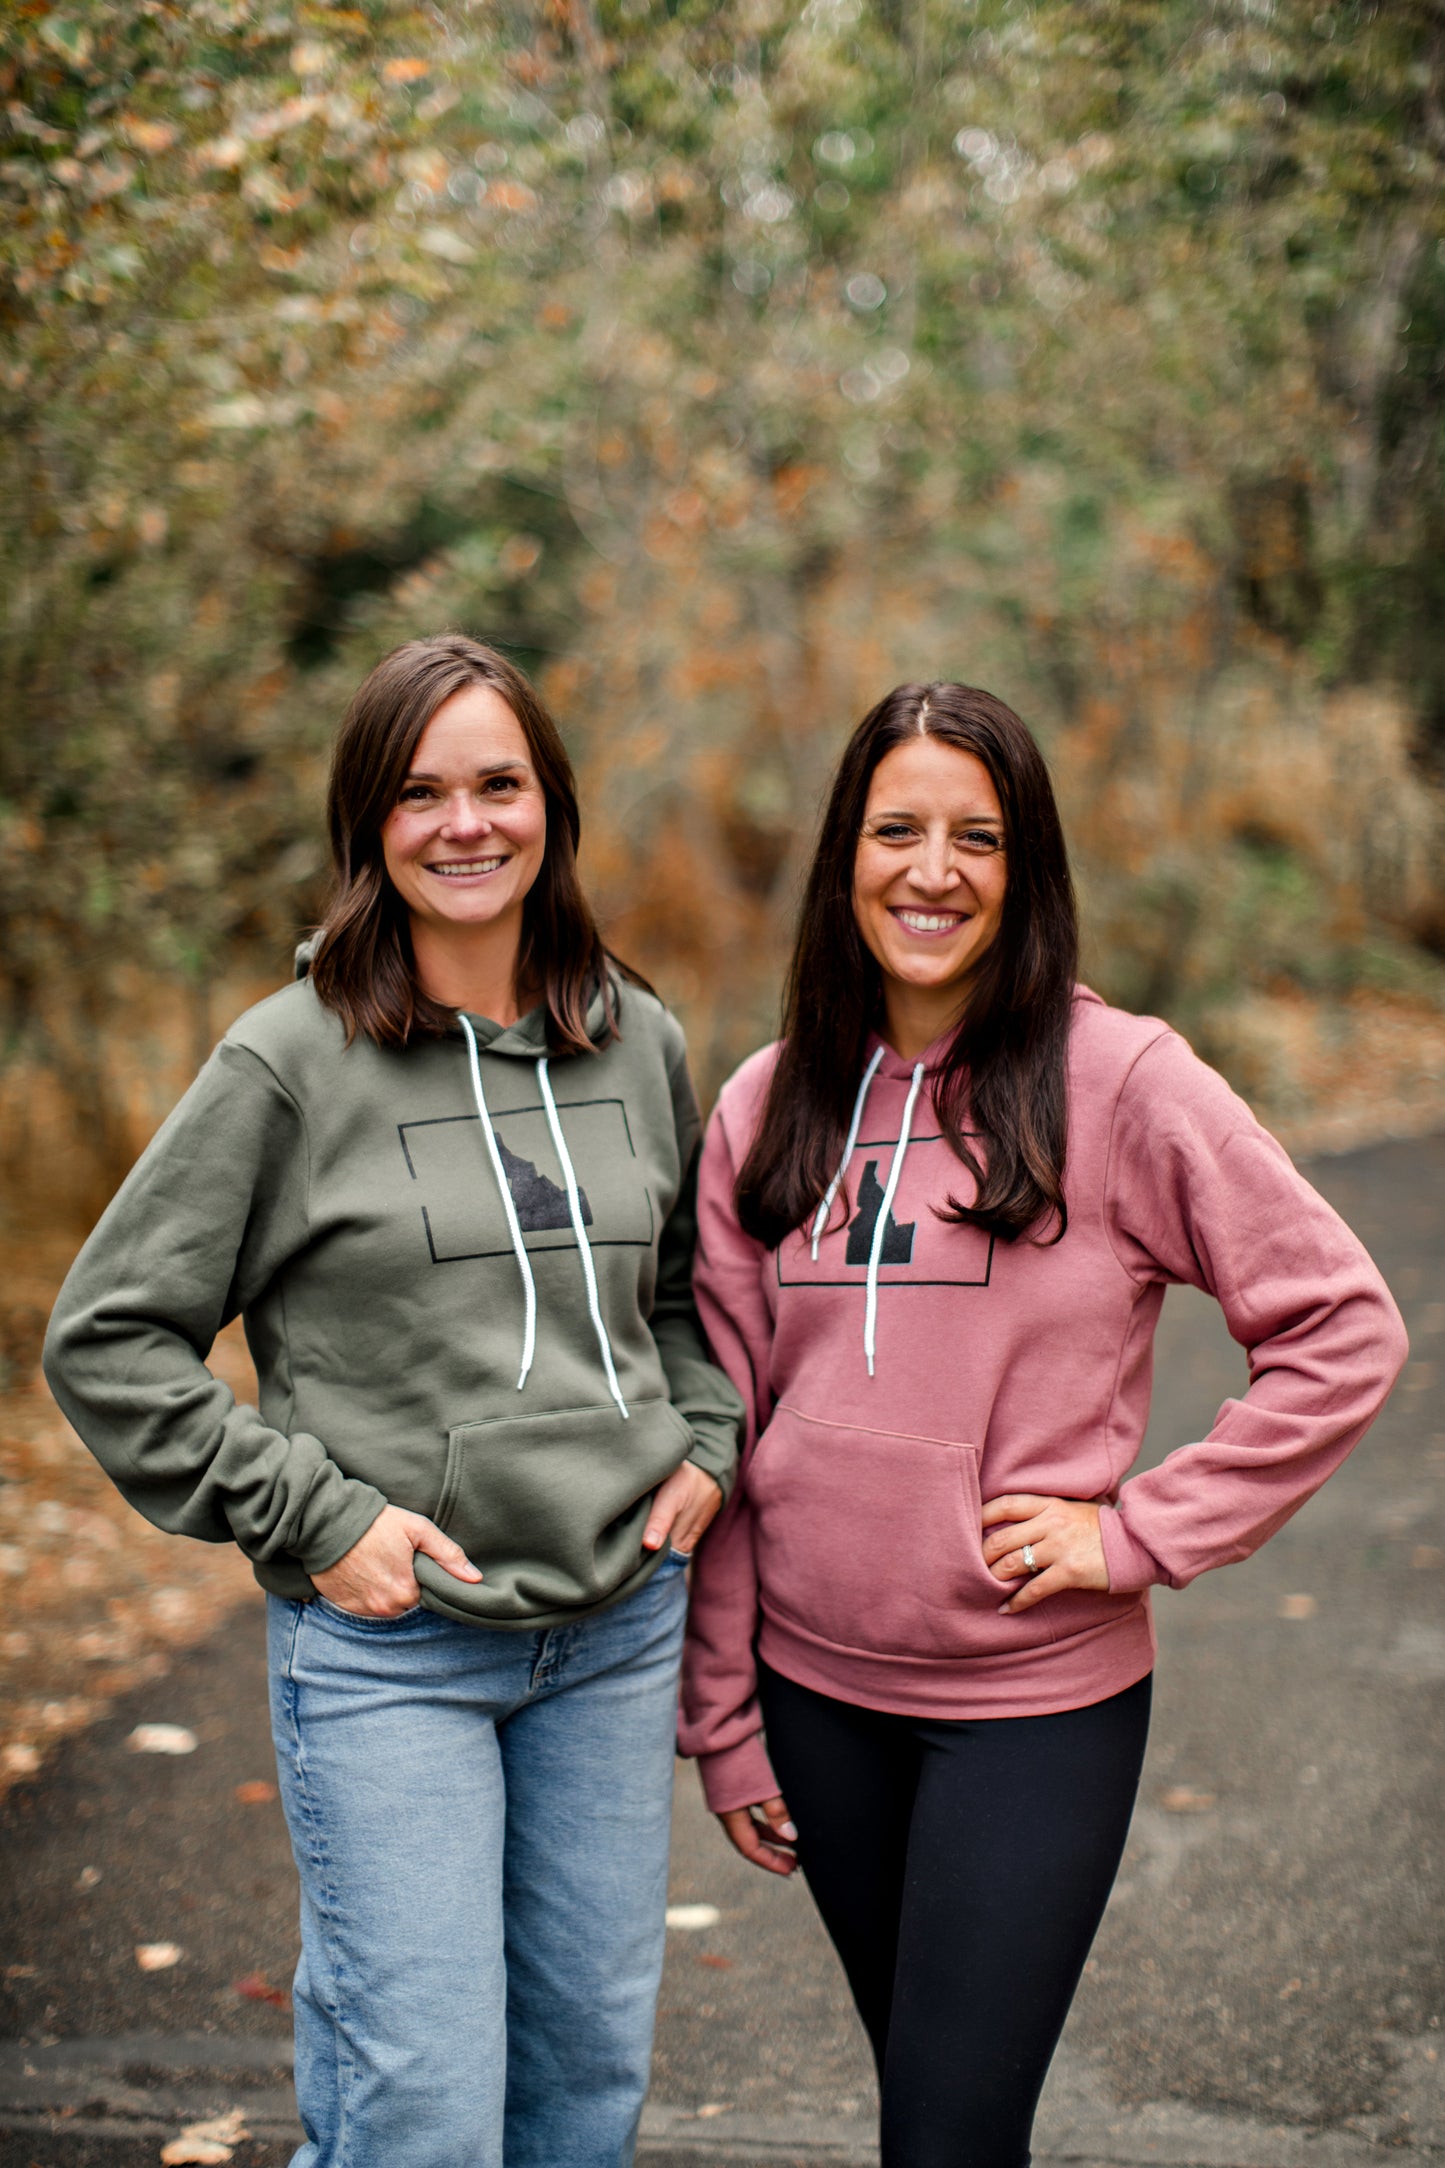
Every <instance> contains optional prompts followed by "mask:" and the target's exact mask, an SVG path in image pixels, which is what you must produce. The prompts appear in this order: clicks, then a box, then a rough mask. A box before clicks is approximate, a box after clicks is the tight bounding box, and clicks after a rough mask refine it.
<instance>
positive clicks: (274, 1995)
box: [232, 1972, 291, 2010]
mask: <svg viewBox="0 0 1445 2168" xmlns="http://www.w3.org/2000/svg"><path fill="white" fill-rule="evenodd" d="M232 1988H233V1992H234V1993H235V1994H237V1995H244V1996H245V1998H246V2000H247V2002H274V2003H275V2005H276V2008H277V2009H278V2010H289V2009H290V2007H291V1998H290V1996H289V1995H288V1994H287V1992H286V1990H285V1988H284V1987H273V1986H272V1985H271V1982H270V1981H269V1980H268V1979H267V1978H266V1975H265V1974H264V1973H262V1972H248V1973H247V1974H246V1976H245V1978H244V1979H241V1980H236V1981H234V1982H233V1983H232Z"/></svg>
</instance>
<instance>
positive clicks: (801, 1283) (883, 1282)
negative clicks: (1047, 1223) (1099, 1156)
mask: <svg viewBox="0 0 1445 2168" xmlns="http://www.w3.org/2000/svg"><path fill="white" fill-rule="evenodd" d="M971 1134H972V1132H971V1131H965V1135H971ZM944 1142H946V1139H945V1138H944V1135H943V1132H942V1130H938V1131H936V1132H935V1133H934V1135H933V1136H931V1137H910V1138H909V1140H908V1146H909V1150H910V1151H911V1150H912V1148H913V1146H914V1145H915V1144H943V1143H944ZM888 1145H891V1146H892V1147H893V1149H894V1150H895V1151H896V1150H897V1148H898V1139H897V1138H896V1137H860V1138H859V1139H858V1142H857V1143H856V1144H855V1145H854V1147H853V1157H854V1158H856V1157H857V1155H858V1153H859V1152H871V1151H882V1150H883V1149H884V1147H885V1146H888ZM809 1224H810V1226H811V1221H810V1222H809ZM834 1231H835V1233H838V1234H841V1233H842V1231H843V1230H842V1229H841V1228H837V1229H835V1230H834ZM993 1245H994V1237H993V1235H992V1234H990V1235H989V1238H988V1256H987V1257H986V1258H985V1260H984V1267H983V1278H982V1279H981V1280H960V1279H949V1280H894V1279H886V1278H885V1277H884V1275H885V1273H894V1272H897V1271H899V1270H900V1269H901V1268H900V1267H899V1266H897V1265H880V1266H879V1268H878V1285H879V1286H880V1287H888V1288H895V1287H896V1288H900V1289H902V1288H908V1287H987V1286H988V1284H989V1282H990V1280H991V1278H992V1276H993ZM773 1256H774V1258H775V1259H776V1264H777V1275H778V1285H779V1287H795V1288H804V1289H806V1288H809V1287H862V1286H864V1285H865V1283H866V1280H867V1272H866V1269H865V1267H864V1266H862V1265H859V1266H858V1267H857V1268H856V1270H855V1273H854V1276H853V1277H852V1278H850V1279H846V1280H815V1279H808V1280H785V1279H784V1278H783V1245H782V1244H781V1242H780V1243H779V1244H778V1247H777V1249H776V1250H775V1251H774V1252H773Z"/></svg>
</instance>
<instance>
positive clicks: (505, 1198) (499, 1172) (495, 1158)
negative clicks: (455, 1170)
mask: <svg viewBox="0 0 1445 2168" xmlns="http://www.w3.org/2000/svg"><path fill="white" fill-rule="evenodd" d="M458 1015H459V1017H460V1020H461V1027H462V1030H463V1031H464V1032H465V1033H466V1039H467V1052H468V1054H469V1055H470V1056H471V1063H472V1096H473V1098H474V1099H475V1100H476V1102H477V1113H478V1115H479V1116H480V1117H481V1124H482V1134H483V1136H484V1137H485V1138H486V1140H487V1150H488V1152H490V1154H491V1158H492V1172H493V1173H494V1174H495V1175H496V1177H497V1187H498V1189H499V1190H500V1191H501V1193H502V1210H503V1211H504V1212H505V1213H506V1215H507V1232H508V1234H510V1236H511V1238H512V1248H513V1249H514V1250H515V1251H516V1253H517V1267H518V1270H519V1271H520V1272H521V1275H522V1287H523V1290H524V1292H525V1294H526V1298H527V1323H526V1326H525V1328H524V1330H523V1333H522V1368H521V1371H520V1372H519V1374H518V1377H517V1391H518V1392H520V1391H521V1390H522V1387H523V1386H524V1385H525V1384H526V1382H527V1372H528V1371H529V1370H530V1369H531V1367H532V1356H533V1354H534V1352H535V1350H536V1346H537V1287H536V1282H535V1281H534V1280H533V1278H532V1267H531V1264H530V1263H529V1262H528V1258H527V1246H526V1244H525V1243H524V1242H523V1240H522V1230H521V1227H520V1225H519V1224H518V1221H517V1207H516V1206H515V1205H514V1204H513V1202H512V1186H511V1184H510V1182H508V1180H507V1170H506V1168H505V1167H504V1166H503V1165H502V1155H501V1153H500V1152H499V1151H498V1149H497V1137H496V1132H495V1130H494V1129H493V1128H492V1117H491V1115H490V1114H489V1113H488V1112H487V1095H486V1093H485V1092H484V1091H483V1090H482V1065H481V1063H480V1061H479V1060H478V1059H477V1035H476V1033H475V1032H474V1031H473V1030H472V1027H471V1023H470V1021H469V1019H468V1018H467V1017H466V1016H465V1015H462V1013H461V1011H458Z"/></svg>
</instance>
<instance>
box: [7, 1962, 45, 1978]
mask: <svg viewBox="0 0 1445 2168" xmlns="http://www.w3.org/2000/svg"><path fill="white" fill-rule="evenodd" d="M5 1977H6V1979H7V1980H38V1979H39V1977H40V1967H39V1966H38V1965H7V1966H6V1967H5Z"/></svg>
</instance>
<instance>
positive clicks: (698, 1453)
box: [687, 1415, 738, 1505]
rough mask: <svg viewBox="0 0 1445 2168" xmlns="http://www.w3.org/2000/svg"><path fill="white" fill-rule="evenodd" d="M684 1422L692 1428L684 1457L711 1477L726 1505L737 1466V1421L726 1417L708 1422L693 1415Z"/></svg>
mask: <svg viewBox="0 0 1445 2168" xmlns="http://www.w3.org/2000/svg"><path fill="white" fill-rule="evenodd" d="M688 1423H689V1427H690V1429H691V1431H692V1451H691V1452H690V1453H689V1454H688V1456H687V1457H688V1459H689V1461H690V1462H691V1463H692V1465H693V1467H694V1468H701V1470H702V1472H703V1474H704V1475H710V1476H711V1477H712V1479H713V1481H714V1483H716V1485H717V1487H718V1489H719V1490H720V1491H721V1492H722V1494H723V1504H724V1505H726V1504H727V1502H728V1499H729V1497H730V1496H731V1495H732V1487H733V1477H734V1476H735V1475H736V1474H737V1469H738V1433H737V1425H736V1424H735V1423H733V1422H731V1421H727V1420H724V1421H722V1422H718V1421H711V1422H709V1421H708V1420H707V1419H706V1418H701V1419H700V1418H699V1417H697V1416H695V1415H694V1416H690V1417H689V1418H688Z"/></svg>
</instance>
